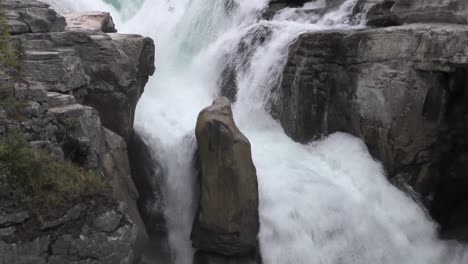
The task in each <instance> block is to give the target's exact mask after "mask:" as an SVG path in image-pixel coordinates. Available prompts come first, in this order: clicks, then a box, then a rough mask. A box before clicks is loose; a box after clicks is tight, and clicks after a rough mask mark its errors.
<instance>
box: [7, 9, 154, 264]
mask: <svg viewBox="0 0 468 264" xmlns="http://www.w3.org/2000/svg"><path fill="white" fill-rule="evenodd" d="M0 4H1V5H2V8H1V9H3V12H2V15H4V16H5V17H6V21H7V25H6V26H8V28H9V31H10V32H9V33H10V34H9V35H11V37H9V39H1V41H2V43H0V44H2V45H0V46H1V48H2V49H1V50H0V59H2V60H0V62H1V63H0V88H1V89H2V99H1V103H0V106H1V109H0V135H1V136H2V138H7V137H9V136H11V135H12V134H18V133H19V134H20V135H21V137H23V138H24V140H25V142H29V145H30V146H31V147H32V148H33V149H38V151H39V150H40V151H41V152H39V153H44V154H43V155H45V156H51V157H53V159H51V160H52V162H53V164H55V162H57V164H62V163H63V164H68V163H70V164H71V165H63V166H68V167H70V168H76V169H71V170H72V171H74V172H77V171H78V172H80V173H79V174H80V175H81V173H83V175H84V174H85V173H84V171H90V172H92V175H97V178H92V179H93V180H94V181H95V182H92V183H88V184H90V185H85V186H81V187H80V188H79V190H84V191H83V193H82V194H81V195H80V194H78V195H72V194H70V197H69V198H67V197H62V198H63V200H64V201H66V202H63V201H54V202H53V203H52V204H60V205H61V206H59V207H53V208H49V209H50V210H48V211H46V212H45V211H40V210H35V209H34V208H31V206H26V205H24V204H21V203H17V201H16V200H15V199H16V198H14V197H9V198H8V197H7V198H5V197H3V196H2V198H1V199H3V200H2V201H1V204H2V208H1V211H0V256H1V257H0V263H9V264H11V263H109V264H110V263H134V262H135V261H137V260H138V259H139V257H140V256H141V254H142V252H143V250H144V248H145V247H146V245H147V240H148V237H147V233H146V229H145V226H144V224H143V221H142V219H141V216H140V213H139V210H138V207H137V199H138V197H139V193H138V191H137V189H136V187H135V185H134V183H133V181H132V178H131V171H130V164H129V158H128V153H127V140H130V136H131V135H132V131H133V119H134V112H135V107H136V104H137V102H138V100H139V98H140V96H141V94H142V93H143V91H144V87H145V85H146V82H147V80H148V77H149V76H150V75H152V74H153V73H154V70H155V68H154V49H155V48H154V43H153V41H152V40H151V39H149V38H145V37H142V36H139V35H124V34H118V33H105V32H116V29H115V27H114V25H113V22H112V18H111V17H110V15H109V14H107V13H96V12H93V13H80V14H70V15H67V16H66V18H65V17H62V16H61V15H59V14H57V13H56V12H55V11H54V10H52V9H50V8H49V5H47V4H44V3H42V2H38V1H35V0H2V1H0ZM0 18H1V17H0ZM4 26H5V25H4ZM2 36H3V35H2ZM5 36H8V35H7V34H5ZM5 43H8V45H6V44H5ZM4 44H5V45H4ZM10 53H11V54H14V56H11V54H10ZM6 58H9V60H6ZM12 58H14V59H12ZM24 149H26V150H27V147H24ZM28 151H29V150H28ZM2 153H3V152H2ZM28 153H29V152H28ZM31 153H33V154H31V155H32V157H33V158H34V159H36V158H38V157H37V154H34V153H36V152H34V151H32V152H31ZM41 155H42V154H41ZM2 162H3V161H2ZM57 166H58V165H57ZM60 166H62V165H60ZM68 167H67V168H68ZM63 173H65V174H66V173H67V172H63ZM18 177H19V176H18ZM64 178H65V179H66V176H65V177H64ZM0 181H3V178H2V179H0ZM2 183H3V182H2ZM94 185H96V186H103V187H101V188H99V192H91V191H89V190H90V189H94V187H95V186H94ZM74 187H76V186H74ZM76 188H77V189H78V187H76ZM14 192H15V191H12V192H11V193H14ZM72 196H73V197H72ZM62 198H60V199H62ZM42 202H43V203H44V204H49V203H48V202H47V201H42ZM36 203H37V201H36V202H34V201H31V204H36ZM37 204H40V203H37ZM23 205H24V206H23Z"/></svg>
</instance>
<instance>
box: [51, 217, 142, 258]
mask: <svg viewBox="0 0 468 264" xmlns="http://www.w3.org/2000/svg"><path fill="white" fill-rule="evenodd" d="M136 232H137V231H136V229H135V227H134V226H132V225H124V226H122V227H120V228H118V229H117V230H116V231H115V232H113V233H112V234H108V233H94V234H91V235H88V236H85V235H81V236H80V237H77V238H75V237H73V236H72V235H63V236H60V237H59V238H57V240H55V242H54V243H53V244H52V256H51V257H50V258H49V263H50V264H62V263H75V262H78V261H90V260H94V261H96V262H97V263H105V264H115V263H119V264H132V263H133V261H134V256H133V250H132V248H131V247H132V245H133V243H134V240H135V236H136ZM84 263H92V262H84Z"/></svg>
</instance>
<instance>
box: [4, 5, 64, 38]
mask: <svg viewBox="0 0 468 264" xmlns="http://www.w3.org/2000/svg"><path fill="white" fill-rule="evenodd" d="M3 5H4V8H5V10H6V17H7V18H8V19H9V21H12V22H10V23H9V24H10V25H12V27H11V28H10V33H11V34H20V33H27V32H31V33H38V32H56V31H63V30H65V25H66V22H65V18H63V17H62V16H60V15H58V14H57V13H56V12H55V11H54V10H52V9H49V5H47V4H45V3H42V2H39V1H35V0H3Z"/></svg>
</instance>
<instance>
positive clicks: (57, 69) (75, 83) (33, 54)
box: [21, 50, 89, 92]
mask: <svg viewBox="0 0 468 264" xmlns="http://www.w3.org/2000/svg"><path fill="white" fill-rule="evenodd" d="M21 72H22V74H23V75H24V76H25V77H31V78H33V79H34V80H35V81H37V82H41V83H44V84H45V85H46V87H47V90H49V91H58V92H70V91H72V90H74V89H77V88H80V87H83V86H86V85H88V84H89V77H88V75H86V73H85V71H84V66H83V62H82V61H81V60H80V59H79V57H78V56H77V55H76V54H75V53H74V51H72V50H60V51H27V52H26V56H25V58H24V59H23V61H22V71H21Z"/></svg>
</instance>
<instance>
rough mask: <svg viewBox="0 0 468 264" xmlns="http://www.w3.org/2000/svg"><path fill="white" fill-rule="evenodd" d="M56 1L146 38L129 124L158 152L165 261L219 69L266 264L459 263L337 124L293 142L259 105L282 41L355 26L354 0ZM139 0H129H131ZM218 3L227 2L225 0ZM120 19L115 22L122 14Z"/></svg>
mask: <svg viewBox="0 0 468 264" xmlns="http://www.w3.org/2000/svg"><path fill="white" fill-rule="evenodd" d="M48 1H49V2H52V4H55V5H57V6H59V7H60V8H61V9H62V10H64V11H69V10H96V9H100V10H107V11H110V12H112V13H113V15H114V17H115V18H116V21H117V24H118V28H119V30H120V31H121V32H132V33H140V34H143V35H148V36H151V37H153V39H155V42H156V43H157V50H156V52H157V55H156V57H157V72H156V74H155V77H153V78H152V79H151V80H150V82H149V84H148V87H147V89H146V91H145V94H144V95H143V97H142V99H141V101H140V103H139V106H138V109H137V117H136V128H137V129H139V130H142V131H144V132H145V134H149V135H151V137H152V146H151V147H152V148H153V150H154V151H155V153H156V154H157V156H158V157H159V160H160V163H161V164H163V169H164V171H165V177H166V186H165V196H166V197H165V198H166V212H165V214H166V218H167V222H168V229H169V243H170V246H171V248H172V250H173V252H174V256H173V258H174V263H177V264H187V263H191V262H192V254H193V249H192V248H191V242H190V239H189V236H190V231H191V227H192V220H193V215H194V211H195V208H194V205H195V201H196V193H195V192H194V190H195V184H196V182H195V171H194V167H193V154H194V150H195V146H196V142H195V140H194V128H195V123H196V117H197V115H198V113H199V111H200V110H201V109H203V108H204V107H206V106H208V105H210V104H211V102H212V100H213V99H214V98H215V97H216V96H217V94H218V92H219V89H220V87H219V86H220V84H222V78H223V77H225V75H226V69H228V70H230V71H233V72H234V73H235V74H234V79H235V83H236V86H237V89H238V94H237V102H236V103H235V105H234V115H235V119H236V122H237V124H238V126H239V127H240V129H241V130H242V131H243V132H244V133H245V134H246V135H247V137H248V138H249V139H250V141H251V143H252V152H253V158H254V163H255V165H256V168H257V174H258V180H259V191H260V208H259V210H260V221H261V230H260V234H259V241H260V247H261V253H262V258H263V262H264V263H266V264H289V263H291V264H302V263H304V264H344V263H346V264H374V263H379V264H395V263H401V264H441V263H448V264H450V263H453V264H462V263H468V253H467V252H466V249H465V247H464V246H463V245H460V244H458V243H456V242H442V241H439V240H438V239H437V233H436V226H435V225H434V223H433V222H432V221H430V220H429V219H428V218H427V216H426V215H425V213H424V211H423V210H422V209H421V208H420V207H419V206H418V205H417V204H416V203H414V202H413V201H412V200H411V199H410V198H408V197H407V196H406V195H405V194H403V193H402V192H401V191H399V190H398V189H396V188H395V187H393V186H392V185H391V184H389V183H388V181H387V180H386V178H385V175H384V173H383V170H382V167H381V165H380V164H378V163H377V162H375V161H374V160H373V159H372V157H371V156H370V155H369V153H368V151H367V149H366V147H365V145H364V144H363V143H362V142H361V141H360V140H358V139H356V138H353V137H351V136H349V135H346V134H341V133H337V134H334V135H331V136H329V137H328V138H326V139H323V140H320V141H317V142H313V143H311V144H308V145H301V144H298V143H295V142H293V141H292V140H291V139H289V138H288V137H287V136H286V134H285V133H284V131H283V129H282V128H281V126H280V125H279V124H278V123H277V122H276V121H275V120H274V119H273V118H272V117H271V116H270V114H269V112H268V108H269V104H270V103H271V102H272V101H274V100H279V99H280V98H277V94H276V93H275V92H274V87H275V85H276V84H277V83H278V80H280V78H281V73H282V71H283V68H284V63H285V60H286V58H287V51H288V46H289V45H290V44H291V43H292V42H293V41H294V40H295V39H296V38H297V36H298V35H299V34H301V33H303V32H314V31H322V30H329V29H343V30H346V29H353V28H358V27H362V25H361V22H362V21H361V20H360V17H359V16H357V17H354V18H353V17H352V16H351V13H352V10H353V7H354V5H355V4H356V2H357V1H356V0H336V1H325V0H317V1H312V2H310V3H308V4H305V5H304V6H303V7H301V8H294V9H292V8H288V9H285V10H282V11H281V12H279V13H278V14H277V15H276V16H275V17H274V18H273V19H272V20H271V21H266V20H263V19H261V11H262V9H264V8H265V7H266V5H267V2H268V1H267V0H232V1H233V2H232V3H234V4H233V5H231V8H229V9H226V2H228V0H226V1H220V0H152V1H151V0H146V1H144V2H143V3H139V4H138V5H134V8H135V10H136V9H138V8H139V9H138V12H136V13H135V14H134V16H133V17H132V18H131V19H126V16H128V14H127V13H125V14H124V16H120V17H119V13H118V11H117V9H116V8H115V7H117V8H119V9H121V10H124V9H125V5H128V4H129V3H132V2H130V1H120V2H119V5H118V6H116V5H114V6H115V7H112V6H110V5H108V4H106V3H104V2H101V1H97V0H93V1H82V2H80V5H78V4H77V3H76V1H75V0H66V1H63V0H48ZM140 2H141V1H140ZM228 6H229V5H228ZM122 21H125V22H122Z"/></svg>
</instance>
